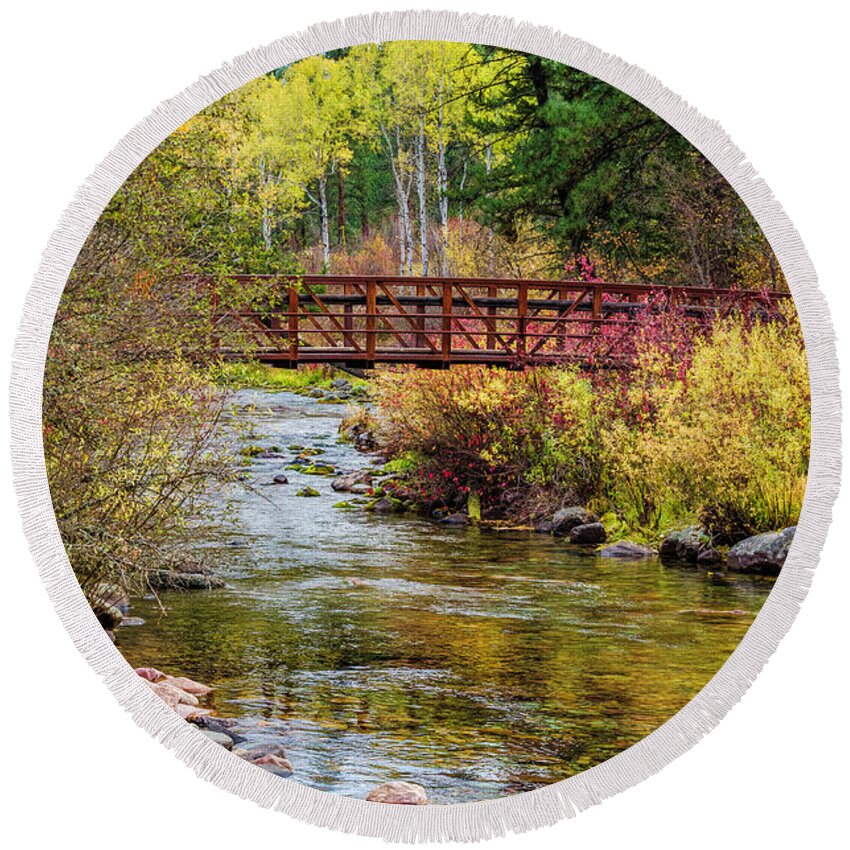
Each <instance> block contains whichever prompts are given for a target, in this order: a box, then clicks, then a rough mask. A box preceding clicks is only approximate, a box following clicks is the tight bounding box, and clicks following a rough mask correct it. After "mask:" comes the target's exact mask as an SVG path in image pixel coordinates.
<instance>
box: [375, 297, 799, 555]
mask: <svg viewBox="0 0 850 850" xmlns="http://www.w3.org/2000/svg"><path fill="white" fill-rule="evenodd" d="M668 319H669V317H668ZM697 330H698V331H699V332H693V331H694V329H693V328H690V329H689V326H687V325H686V326H684V328H683V327H679V328H678V330H677V329H676V322H675V321H672V320H669V321H668V320H661V319H659V320H657V321H655V322H653V323H650V325H649V326H648V327H646V328H644V329H643V330H642V331H641V332H640V333H638V334H636V335H635V336H636V339H635V340H633V341H632V343H631V344H632V345H633V346H634V358H635V359H634V364H633V368H628V369H609V370H597V371H595V372H589V373H581V372H578V371H576V370H575V369H573V368H563V367H546V368H537V369H529V370H527V371H525V372H522V371H517V372H510V371H504V370H497V369H486V368H477V367H471V366H470V367H458V368H455V369H452V370H450V371H447V372H437V373H433V372H418V371H412V370H411V371H403V370H399V371H392V372H385V373H382V374H381V375H380V376H379V378H378V379H377V380H376V386H375V393H374V398H375V401H376V404H377V409H378V411H379V428H378V442H379V444H380V446H381V448H382V450H383V451H385V452H386V453H387V454H388V456H389V457H391V458H402V457H403V458H404V459H405V461H404V464H403V469H404V471H405V475H406V477H407V478H408V479H409V480H410V481H412V482H413V483H414V487H415V489H416V492H415V494H414V495H416V496H418V498H420V500H422V501H424V502H429V503H443V504H446V505H450V506H455V507H459V506H461V504H462V503H463V501H464V500H465V498H466V497H467V494H468V493H470V492H476V493H478V494H479V495H480V497H481V504H482V507H483V509H484V513H485V516H491V517H497V516H502V515H508V516H510V517H512V518H515V519H523V518H524V519H527V518H531V517H534V516H539V515H542V514H545V513H546V512H547V511H550V510H552V509H554V508H555V507H557V506H559V505H562V504H568V503H572V504H575V503H582V504H588V503H589V504H591V505H592V506H593V507H594V508H596V509H598V511H599V512H600V513H608V514H610V515H612V516H615V517H616V519H617V523H618V527H619V526H622V527H625V528H629V529H632V530H635V531H638V532H640V534H642V535H644V536H649V537H652V536H653V535H655V536H657V535H659V534H660V533H661V532H663V530H664V529H666V528H669V527H673V526H675V525H681V524H688V523H691V522H702V523H703V524H704V525H705V526H706V527H707V528H708V529H709V530H710V531H711V532H712V533H713V534H714V535H715V537H716V539H717V540H718V541H731V540H734V539H737V538H740V537H742V536H746V535H747V534H753V533H757V532H760V531H766V530H770V529H775V528H780V527H783V526H786V525H789V524H792V523H794V522H796V519H797V516H798V514H799V511H800V506H801V503H802V497H803V492H804V488H805V482H806V470H807V464H808V441H809V393H808V376H807V370H806V361H805V352H804V348H803V343H802V339H801V335H800V331H799V326H798V324H797V321H796V318H795V317H794V316H793V315H791V314H790V313H788V314H786V315H783V316H782V317H781V318H780V319H778V320H776V321H770V322H763V321H759V320H753V319H751V318H749V317H746V316H744V315H743V314H737V315H733V316H730V317H728V318H725V319H722V320H718V321H717V322H716V323H715V324H714V325H713V327H712V326H700V327H699V328H697Z"/></svg>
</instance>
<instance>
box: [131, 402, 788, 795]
mask: <svg viewBox="0 0 850 850" xmlns="http://www.w3.org/2000/svg"><path fill="white" fill-rule="evenodd" d="M235 401H236V404H237V405H238V408H237V409H236V411H235V413H234V419H235V421H236V422H237V423H239V424H240V425H241V426H245V427H248V428H253V429H256V431H257V432H258V433H259V434H261V435H262V437H261V439H260V438H257V437H256V436H255V437H252V439H253V440H254V441H255V442H258V443H261V444H263V445H271V444H276V445H278V446H281V447H287V446H289V445H291V444H300V445H303V446H312V447H318V448H320V449H324V454H322V455H321V456H320V457H317V458H316V461H318V462H321V463H328V464H333V465H335V466H336V467H338V468H340V469H346V470H348V469H355V468H361V467H364V466H367V465H369V464H370V463H371V462H372V459H370V458H369V457H367V456H364V455H362V454H359V453H357V452H356V451H355V450H354V449H353V448H352V447H351V446H349V445H342V444H339V443H338V442H337V429H338V425H339V420H340V419H341V417H342V416H343V414H344V412H345V411H344V408H342V407H341V406H334V405H327V404H324V405H323V404H319V403H318V402H317V401H315V400H314V399H310V398H305V397H302V396H298V395H293V394H289V393H270V392H259V391H240V392H238V393H237V394H236V399H235ZM294 453H295V450H291V451H287V450H286V449H285V448H284V454H285V455H286V457H285V458H283V459H276V458H267V459H255V460H253V461H252V462H251V465H250V468H249V470H248V476H249V479H250V482H249V483H250V484H251V485H254V486H253V487H252V488H250V489H247V490H246V489H244V488H234V489H233V490H232V491H229V492H228V493H221V494H212V497H213V498H214V499H215V500H216V501H220V502H224V501H225V500H226V499H228V498H229V499H232V500H233V504H234V510H235V514H236V519H237V520H238V526H237V532H236V533H234V532H233V531H230V532H226V533H225V532H220V533H219V534H218V535H215V534H213V535H209V534H207V533H204V534H203V535H202V538H203V539H200V540H199V541H198V546H199V547H200V546H203V547H206V548H207V549H208V550H210V549H211V550H212V551H211V554H212V555H213V561H214V563H215V564H216V567H217V572H218V575H220V576H221V577H222V578H224V579H225V581H226V582H227V587H226V588H225V589H222V590H214V591H208V592H203V591H201V592H189V593H179V592H170V593H163V594H161V601H162V602H163V603H164V605H165V607H166V609H167V613H166V614H164V615H163V614H162V613H160V610H159V608H158V606H157V604H156V603H155V601H153V600H150V599H146V600H138V601H136V602H134V605H133V610H132V612H131V613H132V614H133V615H135V616H141V617H143V618H144V619H145V620H146V623H145V625H143V626H137V627H133V628H122V629H120V630H119V631H118V645H119V648H120V649H121V651H122V652H123V653H124V655H125V656H126V657H127V659H128V660H129V661H130V663H131V664H133V665H134V666H143V665H144V666H147V665H153V666H156V667H158V668H160V669H163V670H165V671H167V672H171V673H174V674H179V675H187V676H191V677H193V678H195V679H199V680H200V681H203V682H208V683H210V684H212V685H214V686H215V692H214V694H213V698H212V703H211V704H212V705H213V706H214V707H215V709H216V711H217V713H218V714H219V715H221V716H226V717H235V718H239V719H240V724H241V725H240V727H239V731H240V732H241V733H242V734H243V735H245V736H246V737H247V738H248V744H247V746H250V745H251V744H253V743H257V742H259V741H263V740H269V739H274V740H281V741H282V742H283V744H284V746H285V747H286V750H287V756H288V758H289V760H290V761H291V762H292V764H293V767H294V771H295V772H294V775H293V777H292V779H293V780H295V781H298V782H303V783H305V784H307V785H310V786H313V787H316V788H320V789H323V790H327V791H332V792H335V793H338V794H346V795H352V796H358V797H363V796H365V794H366V793H367V792H368V790H369V789H370V788H371V787H373V786H375V785H377V784H380V783H381V782H385V781H388V780H390V779H406V780H409V781H414V782H419V783H421V784H422V785H424V786H425V787H426V788H427V790H428V793H429V798H430V800H431V801H432V802H435V803H450V802H465V801H470V800H480V799H488V798H493V797H498V796H502V795H504V794H510V793H515V792H518V791H525V790H530V789H533V788H537V787H540V786H541V785H544V784H547V783H550V782H554V781H557V780H560V779H564V778H566V777H568V776H571V775H573V774H575V773H577V772H579V771H581V770H584V769H586V768H588V767H591V766H592V765H594V764H597V763H599V762H600V761H603V760H604V759H606V758H608V757H610V756H612V755H614V754H616V753H618V752H620V751H621V750H623V749H624V748H626V747H628V746H630V745H631V744H634V743H635V742H637V741H638V740H640V739H641V738H642V737H643V736H645V735H646V734H647V733H649V732H651V731H652V730H653V729H655V728H656V727H658V726H659V725H660V724H661V723H663V722H664V721H665V720H667V719H668V718H669V717H670V716H671V715H673V714H674V713H675V712H676V711H677V710H678V709H680V708H681V707H682V706H683V705H685V703H687V702H688V701H689V700H690V699H691V697H693V696H694V695H695V694H696V693H697V691H698V690H699V689H700V688H701V687H702V686H703V685H704V684H705V683H706V682H707V681H708V680H709V679H710V678H711V676H712V675H713V674H714V673H715V672H716V671H717V670H718V668H719V667H720V666H721V665H722V664H723V662H724V661H725V659H726V658H727V657H728V655H729V653H730V652H732V650H733V649H734V648H735V646H736V645H737V644H738V642H739V641H740V639H741V637H742V636H743V635H744V632H745V631H746V630H747V628H748V627H749V625H750V623H751V622H752V620H753V618H754V616H755V614H756V613H757V612H758V609H759V608H760V606H761V604H762V602H763V601H764V599H765V597H766V595H767V594H768V592H769V591H770V589H771V587H772V581H771V580H769V579H764V578H749V577H744V576H731V575H730V576H722V575H715V576H707V575H706V574H705V573H703V572H699V571H697V570H690V569H675V568H673V569H671V568H669V567H663V566H662V565H661V564H660V563H659V562H658V561H657V560H655V559H651V560H646V561H640V562H629V563H624V562H621V561H613V560H608V559H604V558H600V557H597V556H596V555H595V554H594V553H593V552H592V551H583V550H582V549H581V548H580V547H575V546H571V545H570V544H568V543H566V542H564V540H562V539H558V538H553V537H551V536H548V535H538V534H533V533H530V532H520V531H495V530H488V529H483V528H447V527H442V526H438V525H436V524H435V523H433V522H432V521H429V520H427V519H424V518H418V517H414V516H410V515H403V516H380V515H374V514H369V513H365V512H360V511H346V510H341V509H339V508H334V507H333V506H334V504H335V503H337V502H338V501H340V500H341V499H344V498H346V497H347V494H338V493H334V492H333V491H332V490H331V487H330V482H331V478H321V477H317V476H307V475H303V474H301V473H298V472H293V471H287V472H286V475H287V476H288V477H289V481H290V483H289V484H288V485H281V486H267V485H269V482H271V479H272V478H273V477H274V475H276V474H277V473H279V472H283V471H284V467H285V466H286V464H287V463H289V462H290V459H291V457H292V455H293V454H294ZM305 485H309V486H312V487H314V488H315V489H317V490H318V491H319V492H320V493H321V496H320V497H318V498H304V497H298V496H296V495H295V493H296V491H297V490H298V489H299V488H300V487H302V486H305ZM282 781H288V780H282Z"/></svg>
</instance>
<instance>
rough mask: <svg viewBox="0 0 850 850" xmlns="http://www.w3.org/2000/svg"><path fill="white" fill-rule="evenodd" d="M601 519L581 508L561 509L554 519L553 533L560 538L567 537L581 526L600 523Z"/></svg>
mask: <svg viewBox="0 0 850 850" xmlns="http://www.w3.org/2000/svg"><path fill="white" fill-rule="evenodd" d="M598 522H599V517H598V516H596V514H594V513H592V512H591V511H588V510H586V509H585V508H582V507H580V506H578V505H577V506H574V507H571V508H561V510H559V511H557V512H556V513H555V516H553V517H552V533H553V534H556V535H557V536H558V537H566V536H567V535H569V533H570V532H571V531H572V530H573V529H574V528H577V527H578V526H580V525H592V524H593V523H598Z"/></svg>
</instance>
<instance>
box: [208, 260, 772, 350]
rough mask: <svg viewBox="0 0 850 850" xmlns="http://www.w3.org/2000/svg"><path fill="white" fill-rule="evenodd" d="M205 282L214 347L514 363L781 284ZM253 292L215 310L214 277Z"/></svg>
mask: <svg viewBox="0 0 850 850" xmlns="http://www.w3.org/2000/svg"><path fill="white" fill-rule="evenodd" d="M203 282H204V284H205V285H207V286H209V287H210V288H211V293H210V305H211V310H212V322H213V327H214V330H213V333H212V339H213V341H214V347H215V348H216V350H217V351H219V353H220V354H221V355H222V356H224V357H229V358H236V359H238V358H247V357H258V358H259V359H261V360H265V361H267V362H274V363H278V364H280V365H288V366H294V365H296V364H297V363H310V362H313V363H317V362H344V363H349V364H352V365H364V366H370V365H373V364H375V363H381V362H386V363H415V364H418V365H422V366H432V367H433V366H436V367H445V366H447V365H449V364H451V363H486V364H502V365H514V364H522V363H526V362H530V361H533V362H544V361H557V360H567V359H581V358H582V357H585V356H586V355H587V352H588V351H589V350H590V349H591V348H593V347H594V346H595V347H596V348H598V347H599V346H598V343H599V340H600V336H602V337H605V336H606V335H608V336H610V335H611V333H612V331H613V332H614V333H615V334H616V333H629V332H630V329H634V328H636V327H637V326H639V325H640V324H641V323H642V322H643V321H644V320H645V317H646V316H647V315H652V314H655V313H659V312H664V311H669V310H671V309H675V310H677V311H679V312H680V313H681V314H682V315H683V316H685V317H688V318H690V319H695V320H699V319H700V318H701V317H708V316H716V315H723V314H725V313H728V312H730V311H731V310H744V311H748V312H752V311H762V312H765V311H767V312H770V311H771V310H774V309H775V307H776V305H777V304H778V302H779V301H781V300H782V299H783V298H785V297H787V295H786V294H785V293H780V292H761V291H755V290H723V289H713V288H705V287H673V286H652V285H648V284H635V283H604V282H597V281H580V280H554V281H553V280H515V279H510V278H504V279H503V278H460V277H428V278H415V277H402V276H383V275H382V276H359V275H358V276H355V275H352V276H348V275H302V276H296V275H265V276H264V275H229V276H227V277H226V280H224V281H223V279H222V278H215V279H213V278H205V279H203ZM223 282H224V283H226V284H227V286H229V287H231V288H235V289H236V290H240V289H242V288H244V290H245V291H246V292H248V293H249V295H248V296H247V299H243V300H242V303H241V304H240V306H238V307H236V308H233V307H230V308H225V307H223V303H224V302H223V301H222V300H221V299H220V298H219V296H218V289H219V287H221V286H222V283H223Z"/></svg>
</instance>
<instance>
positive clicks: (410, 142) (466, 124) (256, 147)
mask: <svg viewBox="0 0 850 850" xmlns="http://www.w3.org/2000/svg"><path fill="white" fill-rule="evenodd" d="M108 215H110V216H112V217H113V219H117V220H125V221H126V220H127V219H128V218H129V219H130V220H131V221H132V222H133V226H134V229H135V238H134V240H133V241H134V243H135V245H136V247H137V248H138V250H139V251H140V252H142V253H144V254H145V255H147V260H148V261H150V258H151V256H154V257H156V256H157V255H160V254H161V255H164V256H168V257H169V258H170V262H169V271H173V270H175V266H179V268H180V270H183V271H192V270H201V271H204V272H207V273H209V272H212V273H215V272H246V273H251V272H254V273H260V272H290V271H306V272H312V273H317V272H322V271H325V272H333V273H337V274H345V273H360V274H367V273H381V274H390V273H396V274H417V275H429V274H430V275H435V274H443V275H447V274H451V275H468V276H478V275H491V276H518V277H519V276H523V277H530V276H535V277H552V278H557V277H568V276H569V271H570V270H571V269H572V268H573V267H574V264H575V263H576V262H577V261H578V260H579V258H584V259H583V262H584V263H585V265H586V264H587V263H588V262H589V264H590V266H591V267H592V269H593V270H594V272H595V274H597V275H598V276H600V277H603V278H604V279H606V280H621V281H645V282H653V283H670V284H679V285H701V286H720V287H732V286H744V287H748V288H759V287H763V286H769V287H772V288H777V287H781V286H782V285H783V280H782V274H781V271H780V269H779V267H778V264H777V262H776V260H775V257H774V255H773V253H772V251H771V250H770V248H769V246H768V244H767V242H766V240H765V238H764V236H763V234H762V233H761V231H760V229H759V227H758V225H757V224H756V223H755V221H754V219H753V218H752V216H751V215H750V213H749V211H748V210H747V209H746V207H745V206H744V204H743V203H742V202H741V200H740V198H739V197H738V196H737V194H736V193H735V192H734V190H733V189H732V188H731V187H730V186H729V184H728V183H727V182H726V180H725V179H724V178H723V177H722V176H721V175H720V174H719V173H718V172H717V170H716V169H715V168H714V167H713V166H712V165H711V164H710V163H709V162H708V161H707V160H706V158H705V157H704V156H703V155H702V154H701V153H699V152H698V151H697V150H696V149H695V148H694V147H693V146H692V145H690V144H689V143H688V142H687V141H686V140H685V139H684V138H683V137H682V136H681V135H680V134H679V133H677V132H676V131H675V130H673V128H672V127H670V126H669V125H668V124H667V123H666V122H664V121H663V120H661V119H660V118H659V117H658V116H657V115H655V114H654V113H653V112H652V111H650V110H649V109H647V108H646V107H644V106H642V105H641V104H639V103H638V102H637V101H635V100H633V99H632V98H630V97H628V96H627V95H625V94H623V93H622V92H621V91H619V90H618V89H615V88H613V87H612V86H609V85H608V84H606V83H603V82H602V81H601V80H598V79H596V78H595V77H592V76H590V75H588V74H585V73H583V72H580V71H577V70H575V69H573V68H570V67H568V66H566V65H562V64H560V63H558V62H554V61H551V60H548V59H543V58H540V57H538V56H531V55H528V54H524V53H520V52H517V51H511V50H504V49H501V48H494V47H487V46H483V45H472V44H457V43H449V42H427V41H411V42H389V43H385V44H367V45H361V46H357V47H352V48H348V49H345V50H338V51H334V52H331V53H327V54H324V55H320V56H314V57H311V58H308V59H304V60H302V61H299V62H296V63H294V64H292V65H290V66H288V67H285V68H280V69H277V70H276V71H274V72H272V73H270V74H268V75H265V76H263V77H261V78H259V79H257V80H255V81H253V82H251V83H249V84H248V85H246V86H243V87H242V88H240V89H238V90H237V91H235V92H233V93H232V94H229V95H227V96H226V97H224V98H222V99H221V100H219V101H217V102H216V103H214V104H213V105H211V106H210V107H208V108H207V109H205V110H203V111H202V112H200V113H199V114H198V115H197V116H195V117H193V118H192V119H190V120H189V121H188V122H187V123H186V124H185V125H183V126H182V127H181V128H180V129H179V130H178V131H177V132H175V133H174V134H172V135H171V136H170V137H169V138H168V139H166V140H165V141H164V142H163V144H162V145H160V147H159V148H157V150H156V151H155V152H154V153H152V154H151V155H150V156H149V157H148V159H147V160H146V161H145V162H144V163H143V164H142V165H141V166H140V167H139V169H137V171H136V172H135V174H134V175H133V176H132V177H131V179H130V180H129V181H128V182H127V184H125V186H124V187H123V188H122V190H121V191H120V192H119V194H118V195H117V196H116V198H115V199H114V201H113V203H112V204H111V206H110V209H109V212H108ZM201 235H202V238H200V237H201ZM158 243H161V247H162V249H163V250H162V251H161V252H158V251H156V250H155V248H156V247H157V245H158ZM148 267H149V266H148Z"/></svg>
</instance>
